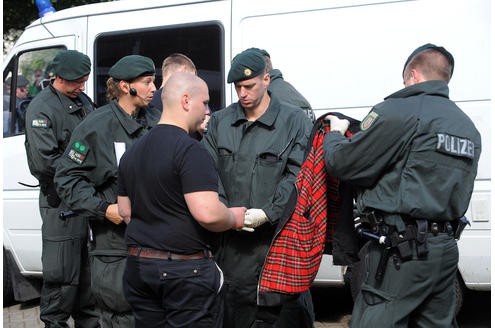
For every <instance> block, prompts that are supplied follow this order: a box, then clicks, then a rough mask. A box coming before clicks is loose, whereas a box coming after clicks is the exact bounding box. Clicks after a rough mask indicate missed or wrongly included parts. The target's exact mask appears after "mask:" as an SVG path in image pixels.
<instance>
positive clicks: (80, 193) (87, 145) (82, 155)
mask: <svg viewBox="0 0 495 328" xmlns="http://www.w3.org/2000/svg"><path fill="white" fill-rule="evenodd" d="M109 75H110V78H109V79H108V80H107V97H108V98H109V100H110V102H109V103H108V104H107V105H105V106H103V107H101V108H98V110H96V111H95V112H93V113H92V114H91V115H89V116H88V118H87V119H86V120H85V121H84V122H83V124H80V125H79V126H78V127H77V128H76V129H75V130H74V133H73V134H72V138H71V140H70V144H69V146H68V147H67V149H66V151H65V154H64V156H63V157H62V159H61V161H60V163H59V166H58V168H57V171H56V174H55V183H56V186H57V191H58V192H59V195H60V197H61V198H62V199H63V200H64V202H65V203H66V204H67V205H68V206H69V208H70V209H71V210H72V211H74V212H75V213H78V214H81V215H84V216H86V217H88V218H89V222H90V227H91V233H92V238H91V240H90V262H91V279H92V286H91V287H92V291H93V294H94V295H95V297H96V300H97V302H98V305H99V307H100V310H101V313H102V323H103V326H104V327H119V328H122V327H134V317H133V314H132V310H131V308H130V306H129V304H128V303H127V301H126V300H125V298H124V295H123V290H122V276H123V272H124V268H125V260H126V256H127V247H126V244H125V240H124V233H125V229H126V224H125V223H124V222H123V220H122V217H120V215H119V214H118V208H117V172H118V164H119V160H120V157H121V156H122V155H123V153H124V151H125V150H126V149H128V148H129V147H130V146H131V145H132V144H133V143H134V142H135V141H136V140H137V139H138V138H139V137H141V136H142V135H144V134H145V133H146V132H147V131H149V130H150V129H151V127H152V126H154V125H155V124H156V122H157V121H158V119H159V116H160V113H159V112H158V111H156V110H154V109H152V108H150V107H147V105H148V104H149V102H150V101H151V99H152V97H153V93H154V92H155V90H156V87H155V84H154V79H155V65H154V63H153V61H152V60H151V59H149V58H147V57H143V56H139V55H130V56H126V57H123V58H121V59H120V60H119V61H118V62H117V63H116V64H115V65H114V66H112V67H111V68H110V71H109ZM73 220H75V219H73V218H67V221H68V222H71V221H73Z"/></svg>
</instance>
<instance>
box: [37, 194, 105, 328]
mask: <svg viewBox="0 0 495 328" xmlns="http://www.w3.org/2000/svg"><path fill="white" fill-rule="evenodd" d="M42 197H44V196H43V195H42V194H40V198H42ZM59 213H60V209H59V208H53V207H40V214H41V217H42V219H43V225H42V238H43V243H42V244H43V246H42V247H43V250H42V256H41V261H42V264H43V287H42V289H41V299H40V319H41V320H42V321H43V322H44V323H45V325H46V327H69V326H68V325H67V320H68V319H69V317H70V316H72V318H73V319H74V322H75V324H76V327H88V328H92V327H99V326H100V325H99V315H98V313H97V311H96V309H95V299H94V297H93V295H92V293H91V289H90V272H89V261H88V249H87V240H86V239H87V221H86V220H85V219H82V218H79V217H75V218H68V219H66V220H65V221H62V220H60V219H59Z"/></svg>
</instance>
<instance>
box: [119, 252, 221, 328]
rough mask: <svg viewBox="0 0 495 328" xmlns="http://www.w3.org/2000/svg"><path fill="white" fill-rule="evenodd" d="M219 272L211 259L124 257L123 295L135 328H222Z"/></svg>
mask: <svg viewBox="0 0 495 328" xmlns="http://www.w3.org/2000/svg"><path fill="white" fill-rule="evenodd" d="M222 281H223V276H222V272H221V271H220V269H219V268H218V266H217V265H216V263H215V261H214V260H213V259H211V258H205V259H199V260H161V259H150V258H142V257H135V256H128V257H127V264H126V270H125V272H124V295H125V297H126V299H127V301H128V302H129V304H130V305H131V307H132V310H133V312H134V316H135V322H136V328H141V327H142V328H153V327H160V328H164V327H167V328H169V327H170V328H172V327H173V328H176V327H195V328H196V327H197V328H212V327H219V328H220V327H222V324H223V297H222Z"/></svg>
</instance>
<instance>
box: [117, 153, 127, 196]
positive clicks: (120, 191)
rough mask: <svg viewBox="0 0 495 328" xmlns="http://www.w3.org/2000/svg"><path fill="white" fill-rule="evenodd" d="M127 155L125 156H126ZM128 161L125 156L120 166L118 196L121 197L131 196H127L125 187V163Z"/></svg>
mask: <svg viewBox="0 0 495 328" xmlns="http://www.w3.org/2000/svg"><path fill="white" fill-rule="evenodd" d="M124 155H125V154H124ZM125 161H126V159H125V156H122V158H121V160H120V164H119V174H118V177H119V178H118V179H117V180H118V181H117V194H118V195H119V196H129V195H128V194H127V189H126V186H125V176H126V175H125V173H124V171H125V168H124V162H125Z"/></svg>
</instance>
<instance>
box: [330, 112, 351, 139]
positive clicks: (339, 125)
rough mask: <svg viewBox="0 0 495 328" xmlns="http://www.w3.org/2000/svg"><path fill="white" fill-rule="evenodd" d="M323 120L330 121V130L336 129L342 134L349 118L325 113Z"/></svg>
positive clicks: (345, 129)
mask: <svg viewBox="0 0 495 328" xmlns="http://www.w3.org/2000/svg"><path fill="white" fill-rule="evenodd" d="M325 120H327V121H330V129H331V130H332V131H338V132H340V134H341V135H344V133H345V131H347V128H348V127H349V124H350V123H349V120H346V119H342V120H341V119H340V118H338V117H337V116H333V115H327V116H325Z"/></svg>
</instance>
